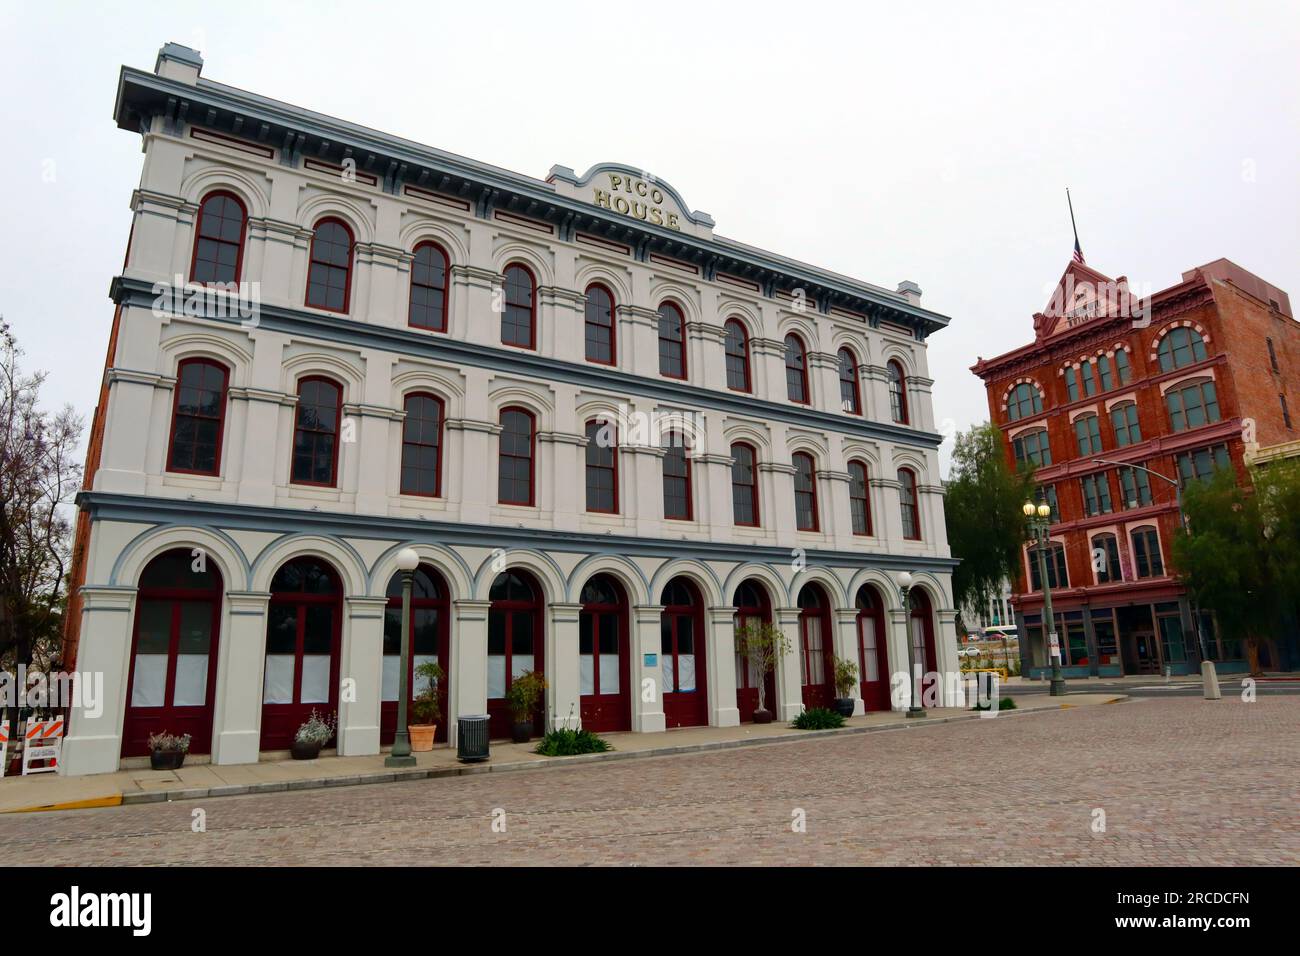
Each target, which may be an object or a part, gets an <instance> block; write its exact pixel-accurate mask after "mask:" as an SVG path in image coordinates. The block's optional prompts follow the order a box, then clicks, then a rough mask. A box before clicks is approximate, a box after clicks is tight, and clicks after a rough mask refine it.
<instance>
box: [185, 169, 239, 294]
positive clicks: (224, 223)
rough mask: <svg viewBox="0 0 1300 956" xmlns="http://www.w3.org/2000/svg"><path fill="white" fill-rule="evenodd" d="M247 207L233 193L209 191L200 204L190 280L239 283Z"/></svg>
mask: <svg viewBox="0 0 1300 956" xmlns="http://www.w3.org/2000/svg"><path fill="white" fill-rule="evenodd" d="M247 225H248V210H246V209H245V208H244V204H243V202H242V201H240V199H239V197H237V196H236V195H235V194H234V193H229V192H224V191H221V192H213V193H208V195H207V196H205V197H204V198H203V202H202V203H200V204H199V221H198V228H197V229H196V230H195V237H194V256H193V260H192V261H191V263H190V280H191V281H192V282H202V283H205V284H206V283H208V282H238V281H239V277H240V275H241V273H242V271H243V265H244V230H245V228H246V227H247Z"/></svg>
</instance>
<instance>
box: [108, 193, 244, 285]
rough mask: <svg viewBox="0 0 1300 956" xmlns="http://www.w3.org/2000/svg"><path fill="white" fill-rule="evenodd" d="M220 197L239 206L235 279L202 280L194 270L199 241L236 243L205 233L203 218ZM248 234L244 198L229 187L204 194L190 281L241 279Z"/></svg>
mask: <svg viewBox="0 0 1300 956" xmlns="http://www.w3.org/2000/svg"><path fill="white" fill-rule="evenodd" d="M218 197H222V198H225V199H229V200H231V201H232V202H234V204H235V205H236V206H238V207H239V242H238V246H237V248H236V251H235V277H234V278H233V279H202V280H200V279H196V278H195V277H194V270H195V268H196V267H197V266H198V263H199V243H200V242H201V241H202V240H204V239H206V240H207V241H209V242H214V243H216V244H218V245H223V246H228V245H234V243H232V242H231V241H230V240H229V239H213V238H212V237H211V236H205V235H203V220H204V218H205V217H206V216H207V214H208V203H209V202H211V201H212V200H213V199H216V198H218ZM134 228H135V227H134V225H133V226H132V231H133V232H134ZM247 236H248V207H247V206H245V205H244V201H243V200H242V199H240V198H239V197H238V196H236V195H235V194H234V193H232V192H231V191H230V190H228V189H214V190H213V191H212V192H210V193H208V194H207V195H206V196H204V197H203V199H202V200H200V202H199V214H198V216H197V217H195V220H194V248H193V249H192V250H191V251H190V281H191V282H202V284H203V285H209V284H211V283H216V282H238V281H239V280H240V277H241V276H243V274H244V240H245V239H246V238H247ZM127 248H128V249H129V248H130V246H129V244H128V247H127Z"/></svg>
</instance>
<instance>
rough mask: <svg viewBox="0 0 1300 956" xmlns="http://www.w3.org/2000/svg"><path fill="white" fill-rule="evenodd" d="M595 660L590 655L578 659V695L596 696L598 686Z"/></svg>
mask: <svg viewBox="0 0 1300 956" xmlns="http://www.w3.org/2000/svg"><path fill="white" fill-rule="evenodd" d="M595 670H596V668H595V659H594V658H593V657H592V656H591V655H590V654H583V655H582V656H581V657H580V658H578V693H580V694H584V695H586V694H594V693H595V689H594V688H595V686H596V673H595Z"/></svg>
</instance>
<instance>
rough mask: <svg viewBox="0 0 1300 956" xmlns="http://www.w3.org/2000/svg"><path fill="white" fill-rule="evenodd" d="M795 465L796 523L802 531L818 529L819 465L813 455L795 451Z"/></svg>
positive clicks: (793, 456)
mask: <svg viewBox="0 0 1300 956" xmlns="http://www.w3.org/2000/svg"><path fill="white" fill-rule="evenodd" d="M790 463H791V464H792V465H794V523H795V527H796V528H798V529H799V530H800V531H816V530H817V526H818V521H817V467H816V466H815V465H814V464H813V460H812V455H808V454H805V453H804V452H801V451H798V452H795V453H794V454H793V455H792V456H791V457H790Z"/></svg>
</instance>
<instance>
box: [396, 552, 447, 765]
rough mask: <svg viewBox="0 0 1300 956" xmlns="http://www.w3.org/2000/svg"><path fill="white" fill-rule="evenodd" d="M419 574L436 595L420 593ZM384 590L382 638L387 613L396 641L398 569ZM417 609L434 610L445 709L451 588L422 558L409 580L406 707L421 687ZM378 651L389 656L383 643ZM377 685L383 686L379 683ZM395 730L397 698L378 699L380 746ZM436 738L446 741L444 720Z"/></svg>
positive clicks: (440, 689) (440, 697)
mask: <svg viewBox="0 0 1300 956" xmlns="http://www.w3.org/2000/svg"><path fill="white" fill-rule="evenodd" d="M421 575H423V576H424V577H425V579H426V580H427V581H428V582H429V584H431V585H432V586H433V588H434V591H435V594H436V597H428V596H427V592H422V590H421V586H420V576H421ZM385 593H386V594H387V595H388V603H387V604H386V605H384V616H385V622H384V623H385V633H384V641H385V643H386V642H387V639H388V631H387V625H388V615H389V614H393V615H394V616H395V617H396V618H397V636H398V639H399V640H400V639H401V627H402V625H401V613H402V572H400V571H397V572H394V574H393V576H392V577H391V578H389V579H388V587H387V589H386V591H385ZM417 611H435V612H437V634H436V636H435V642H436V646H437V653H436V655H435V656H436V657H437V659H438V666H439V667H441V668H442V669H443V676H442V680H440V681H438V682H437V683H438V701H439V703H440V704H441V705H442V706H443V707H444V708H445V707H446V703H447V700H448V697H447V691H448V677H447V663H448V659H449V658H450V650H451V591H450V589H449V588H448V587H447V579H446V578H444V577H443V575H442V572H441V571H439V570H438V569H437V568H436V567H434V566H433V565H432V564H428V563H426V562H423V561H422V562H420V566H419V567H417V568H416V569H415V574H414V576H413V579H412V588H411V621H410V630H409V632H408V634H407V640H408V641H409V642H410V643H409V644H408V645H407V646H408V648H409V649H410V654H409V655H407V660H406V690H407V694H408V695H409V696H408V699H407V706H408V708H409V707H410V706H411V705H412V704H414V703H415V698H416V696H417V694H418V693H419V692H420V691H421V690H423V687H422V686H421V687H417V686H416V680H417V678H416V676H415V634H416V628H417V627H418V615H417V614H416V612H417ZM398 647H399V650H398V653H397V655H396V656H397V658H398V668H399V683H398V694H399V695H400V694H401V683H400V667H401V650H400V644H399V645H398ZM380 650H381V653H382V655H383V657H388V656H389V654H388V652H387V651H386V650H384V648H383V646H382V645H381V647H380ZM421 684H423V681H421ZM380 686H381V689H382V683H381V685H380ZM381 696H382V694H381ZM408 713H409V710H408ZM396 730H397V701H396V700H381V701H380V702H379V743H380V745H381V746H387V745H388V744H391V743H392V742H393V737H394V736H395V735H396ZM436 739H437V740H439V741H445V740H446V739H447V721H446V720H440V721H438V729H437V731H436Z"/></svg>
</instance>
